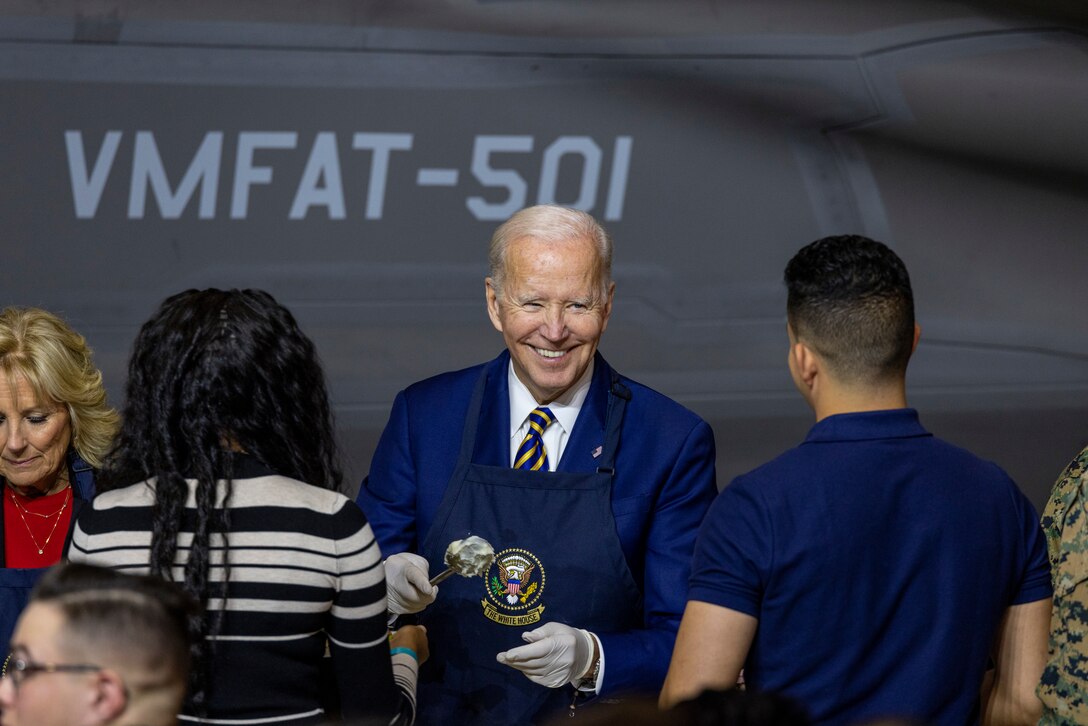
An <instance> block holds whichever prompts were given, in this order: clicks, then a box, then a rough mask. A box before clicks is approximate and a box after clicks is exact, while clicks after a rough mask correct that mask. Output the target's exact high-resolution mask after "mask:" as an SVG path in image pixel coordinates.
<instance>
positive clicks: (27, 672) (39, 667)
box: [0, 652, 102, 688]
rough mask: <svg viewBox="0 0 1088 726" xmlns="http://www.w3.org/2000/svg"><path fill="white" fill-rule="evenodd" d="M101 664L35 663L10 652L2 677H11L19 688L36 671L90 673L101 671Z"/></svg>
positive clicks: (1, 671)
mask: <svg viewBox="0 0 1088 726" xmlns="http://www.w3.org/2000/svg"><path fill="white" fill-rule="evenodd" d="M100 670H102V667H101V666H96V665H91V664H89V663H35V662H34V661H32V660H30V659H29V658H27V657H26V656H24V655H21V654H19V653H15V652H12V653H8V657H7V658H5V659H4V666H3V668H2V669H0V678H9V677H10V678H11V684H12V685H13V686H15V687H16V688H18V687H19V686H20V685H22V683H23V681H25V680H26V679H27V678H29V677H30V676H32V675H34V674H36V673H89V672H91V671H100Z"/></svg>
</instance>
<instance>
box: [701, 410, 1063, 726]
mask: <svg viewBox="0 0 1088 726" xmlns="http://www.w3.org/2000/svg"><path fill="white" fill-rule="evenodd" d="M1050 594H1051V588H1050V573H1049V567H1048V563H1047V556H1046V544H1045V541H1044V539H1043V534H1042V531H1041V528H1040V526H1039V519H1038V516H1037V515H1036V513H1035V510H1034V508H1033V507H1032V505H1031V503H1030V502H1029V501H1028V500H1027V498H1026V497H1024V495H1023V494H1022V493H1021V492H1020V490H1019V489H1018V488H1017V487H1016V485H1015V484H1014V483H1013V481H1012V480H1011V479H1010V478H1009V477H1008V475H1006V474H1005V472H1004V471H1002V470H1001V469H1000V468H999V467H998V466H997V465H995V464H993V463H991V462H987V461H983V460H981V459H979V458H978V457H976V456H974V455H973V454H971V453H969V452H967V451H965V450H963V449H960V448H958V447H955V446H952V445H950V444H948V443H946V442H944V441H941V440H940V439H937V438H935V437H934V436H933V435H932V434H930V433H928V432H927V431H926V430H925V429H924V428H922V425H921V424H920V423H919V421H918V414H917V413H916V412H915V411H914V410H913V409H896V410H890V411H877V412H871V413H857V414H841V415H836V416H829V417H828V418H825V419H824V420H822V421H820V422H819V423H817V424H816V426H814V427H813V428H812V430H811V431H810V432H809V435H808V437H807V438H806V439H805V441H804V442H803V443H802V444H801V445H800V446H798V447H796V448H794V449H791V450H790V451H787V452H786V453H784V454H782V455H781V456H779V457H778V458H777V459H774V460H773V461H771V462H770V463H768V464H765V465H764V466H761V467H760V468H758V469H756V470H755V471H752V472H750V473H748V474H745V475H743V476H740V477H738V478H737V479H735V480H734V481H733V483H732V484H730V485H729V486H728V487H726V488H725V489H724V490H723V491H722V493H721V494H720V495H719V496H718V498H717V499H716V500H715V502H714V505H713V506H712V508H711V510H710V513H709V514H708V515H707V517H706V520H705V521H704V522H703V525H702V528H701V529H700V533H699V539H698V543H697V545H696V549H695V559H694V566H693V570H692V575H691V589H690V591H689V593H688V599H689V600H698V601H702V602H708V603H712V604H714V605H720V606H722V607H726V608H730V609H732V610H736V611H739V612H742V613H747V614H749V615H752V616H754V617H756V618H757V619H758V620H759V626H758V628H757V630H756V634H755V639H754V640H753V642H752V647H751V649H750V650H749V653H748V659H747V662H746V664H745V679H746V681H747V683H748V684H749V687H750V688H752V689H753V690H767V691H778V692H781V693H784V694H787V695H789V696H791V697H793V698H796V699H797V700H799V701H801V702H802V703H803V704H805V706H807V707H808V708H809V710H810V712H811V713H812V715H813V717H814V719H815V720H816V721H817V722H818V723H854V722H858V721H861V720H865V719H870V718H876V717H881V716H902V717H910V718H916V719H921V720H923V721H926V722H929V723H933V724H970V723H975V722H977V721H978V716H979V714H978V709H979V706H978V696H977V694H978V689H979V685H980V683H981V680H982V676H983V673H984V671H985V669H986V665H987V660H988V656H989V654H990V650H991V643H992V641H993V637H994V634H995V633H996V631H997V628H998V626H999V624H1000V622H1001V617H1002V614H1003V613H1004V611H1005V609H1006V608H1008V607H1009V606H1010V605H1016V604H1020V603H1027V602H1033V601H1036V600H1041V599H1044V598H1047V597H1049V596H1050ZM708 647H713V645H712V644H708Z"/></svg>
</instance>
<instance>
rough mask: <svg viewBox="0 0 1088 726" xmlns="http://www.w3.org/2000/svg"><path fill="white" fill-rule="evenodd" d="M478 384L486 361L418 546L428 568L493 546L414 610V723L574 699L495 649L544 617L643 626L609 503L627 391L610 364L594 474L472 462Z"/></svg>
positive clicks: (460, 720)
mask: <svg viewBox="0 0 1088 726" xmlns="http://www.w3.org/2000/svg"><path fill="white" fill-rule="evenodd" d="M503 373H504V374H505V371H503ZM485 386H486V369H485V371H484V372H483V373H481V375H480V378H479V380H478V381H477V383H476V387H475V389H474V391H473V394H472V399H471V401H470V403H469V407H468V413H467V415H466V417H465V428H464V432H463V434H462V439H461V453H460V455H459V457H458V461H457V466H456V467H455V468H454V472H453V476H452V477H450V481H449V484H448V486H447V487H446V493H445V495H444V496H443V499H442V503H441V505H440V506H439V508H438V512H437V514H436V516H435V521H434V525H433V526H432V527H431V529H430V531H429V532H428V534H427V538H426V540H425V541H424V542H423V548H422V554H423V556H425V557H426V558H427V560H428V561H429V563H430V567H431V572H432V573H437V572H441V571H442V570H444V569H445V564H444V563H443V557H444V555H445V552H446V547H447V546H448V545H449V543H450V542H452V541H453V540H456V539H463V538H464V537H467V536H468V535H470V534H475V535H478V536H480V537H483V538H484V539H486V540H487V541H488V542H490V543H491V544H492V546H494V548H495V553H496V557H495V563H494V564H492V566H491V569H490V571H489V572H488V573H487V575H486V577H484V578H480V577H473V578H467V577H460V576H454V577H451V578H449V579H448V580H446V581H444V582H443V583H442V585H441V588H440V591H439V594H438V598H437V600H436V601H435V602H434V603H433V604H432V605H430V606H429V607H428V608H427V609H426V610H425V611H424V612H423V613H422V617H421V622H422V623H423V624H424V625H426V626H427V636H428V638H429V639H430V652H431V659H430V660H429V661H428V662H427V663H425V664H424V666H423V669H422V672H421V676H420V681H421V682H420V687H419V698H418V702H419V706H418V708H419V716H418V718H417V721H416V723H417V724H421V725H422V726H426V725H427V724H436V725H437V724H459V725H460V724H484V723H486V724H490V725H493V724H496V723H517V724H529V723H537V722H539V721H540V720H544V719H547V718H549V717H551V716H554V715H555V714H556V713H558V712H561V711H562V710H563V709H564V708H566V707H567V706H568V705H569V704H570V703H571V702H572V699H573V698H574V690H573V688H572V687H571V686H564V687H562V688H545V687H544V686H540V685H538V684H536V683H533V682H532V681H530V680H529V679H528V678H526V677H525V675H524V674H522V673H521V672H520V671H518V670H515V669H513V668H511V667H509V666H505V665H502V664H500V663H499V662H497V661H496V660H495V656H496V654H498V653H499V652H501V651H504V650H508V649H510V648H514V647H517V646H520V645H525V641H523V640H522V639H521V635H522V633H524V632H527V631H529V630H533V629H535V628H538V627H540V626H541V625H543V624H544V623H547V622H560V623H566V624H568V625H570V626H572V627H576V628H585V629H586V630H589V631H590V632H614V631H622V630H629V629H632V628H637V627H641V625H642V594H641V591H640V590H639V588H638V586H637V584H636V583H635V580H634V578H633V577H632V575H631V571H630V569H629V568H628V566H627V561H626V559H625V558H624V555H623V550H622V548H621V546H620V540H619V537H618V535H617V534H616V523H615V520H614V519H613V517H612V508H611V491H612V475H613V472H614V465H615V459H616V452H617V450H618V448H619V444H620V427H621V424H622V422H623V414H624V410H625V406H626V403H627V401H628V400H629V399H630V396H631V394H630V392H629V391H628V390H627V388H626V387H625V386H624V385H623V384H622V383H620V381H619V376H617V375H616V374H615V373H614V372H613V373H612V381H611V387H610V390H609V395H608V409H607V415H606V416H605V438H604V443H603V445H602V450H601V453H600V456H598V457H597V461H598V462H599V463H598V467H597V470H596V471H593V472H581V473H575V472H538V471H537V472H533V471H520V470H517V469H512V468H510V467H509V466H506V467H501V466H484V465H481V464H475V463H473V462H472V453H473V451H474V450H475V443H476V433H477V430H478V428H479V418H480V411H481V408H482V404H483V399H484V389H485ZM503 405H506V404H505V402H503ZM606 668H607V664H606Z"/></svg>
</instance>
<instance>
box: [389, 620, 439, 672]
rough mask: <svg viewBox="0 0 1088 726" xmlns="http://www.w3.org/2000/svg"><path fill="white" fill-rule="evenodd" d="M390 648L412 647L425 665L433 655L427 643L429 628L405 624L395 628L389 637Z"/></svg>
mask: <svg viewBox="0 0 1088 726" xmlns="http://www.w3.org/2000/svg"><path fill="white" fill-rule="evenodd" d="M389 647H390V648H411V649H412V650H413V651H415V653H416V657H417V659H418V660H419V664H420V665H423V664H424V663H425V662H426V661H427V658H429V657H430V655H431V650H430V646H429V645H428V643H427V629H426V628H425V627H423V626H422V625H405V626H403V627H402V628H400V629H399V630H394V631H393V635H392V637H391V638H390V639H389Z"/></svg>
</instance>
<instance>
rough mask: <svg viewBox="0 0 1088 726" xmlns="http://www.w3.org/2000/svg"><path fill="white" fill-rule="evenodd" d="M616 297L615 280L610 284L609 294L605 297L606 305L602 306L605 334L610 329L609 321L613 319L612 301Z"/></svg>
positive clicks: (602, 321) (602, 324) (602, 322)
mask: <svg viewBox="0 0 1088 726" xmlns="http://www.w3.org/2000/svg"><path fill="white" fill-rule="evenodd" d="M615 296H616V282H615V281H614V280H613V281H612V282H609V283H608V294H607V295H606V296H605V299H604V305H603V306H602V311H601V312H602V317H601V332H602V333H603V332H604V331H605V329H606V328H607V327H608V319H609V318H610V317H612V299H613V298H614V297H615Z"/></svg>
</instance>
